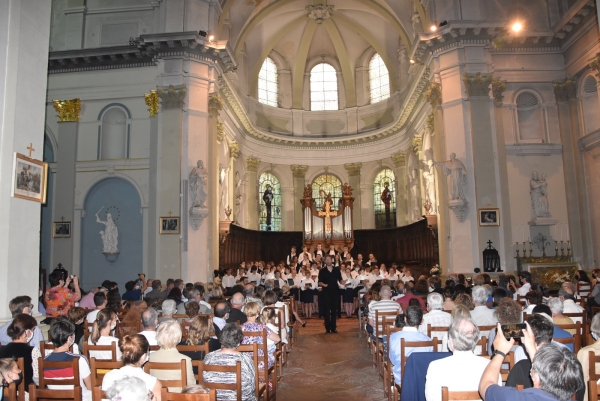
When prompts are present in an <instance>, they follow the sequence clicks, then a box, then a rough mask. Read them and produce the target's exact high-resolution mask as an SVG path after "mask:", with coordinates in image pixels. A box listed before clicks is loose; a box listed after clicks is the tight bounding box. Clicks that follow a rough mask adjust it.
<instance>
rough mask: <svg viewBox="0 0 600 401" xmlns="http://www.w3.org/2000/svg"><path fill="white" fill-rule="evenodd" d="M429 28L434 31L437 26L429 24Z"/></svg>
mask: <svg viewBox="0 0 600 401" xmlns="http://www.w3.org/2000/svg"><path fill="white" fill-rule="evenodd" d="M429 29H430V30H431V32H435V31H437V26H436V25H435V24H431V27H429Z"/></svg>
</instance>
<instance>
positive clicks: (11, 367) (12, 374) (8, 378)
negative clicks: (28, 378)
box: [0, 358, 23, 399]
mask: <svg viewBox="0 0 600 401" xmlns="http://www.w3.org/2000/svg"><path fill="white" fill-rule="evenodd" d="M22 375H23V372H21V369H19V366H18V365H17V361H15V360H14V359H12V358H2V359H0V380H2V382H1V383H0V389H2V388H3V387H8V385H9V384H10V383H19V382H21V380H23V376H22ZM0 399H1V398H0Z"/></svg>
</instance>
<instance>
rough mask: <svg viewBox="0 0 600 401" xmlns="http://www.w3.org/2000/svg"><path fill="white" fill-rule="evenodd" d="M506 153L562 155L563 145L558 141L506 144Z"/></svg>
mask: <svg viewBox="0 0 600 401" xmlns="http://www.w3.org/2000/svg"><path fill="white" fill-rule="evenodd" d="M505 148H506V154H507V155H515V156H550V155H561V154H562V145H561V144H556V143H522V144H518V145H506V147H505Z"/></svg>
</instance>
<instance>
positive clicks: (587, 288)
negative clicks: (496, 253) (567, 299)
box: [577, 282, 592, 298]
mask: <svg viewBox="0 0 600 401" xmlns="http://www.w3.org/2000/svg"><path fill="white" fill-rule="evenodd" d="M591 291H592V283H582V282H578V283H577V295H579V296H580V297H581V298H587V296H588V295H589V294H590V292H591Z"/></svg>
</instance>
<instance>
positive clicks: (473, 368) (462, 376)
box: [425, 317, 502, 401]
mask: <svg viewBox="0 0 600 401" xmlns="http://www.w3.org/2000/svg"><path fill="white" fill-rule="evenodd" d="M448 337H449V340H448V348H449V349H450V351H451V352H452V356H450V357H448V358H444V359H439V360H437V361H433V362H431V364H429V369H427V380H426V382H425V383H426V384H425V397H426V398H427V401H438V400H441V399H442V391H441V388H442V387H448V390H449V391H477V389H478V388H479V381H480V380H481V375H482V374H483V371H484V370H485V368H486V367H487V365H488V363H489V362H490V360H489V359H487V358H483V357H480V356H476V355H475V354H474V351H475V348H476V347H477V341H479V329H478V328H477V325H476V324H475V322H474V321H473V320H472V319H469V318H464V317H457V318H456V319H454V320H453V321H452V324H451V325H450V327H449V329H448ZM496 381H497V383H498V384H502V378H501V377H500V375H498V377H497V380H496Z"/></svg>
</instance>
